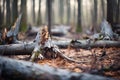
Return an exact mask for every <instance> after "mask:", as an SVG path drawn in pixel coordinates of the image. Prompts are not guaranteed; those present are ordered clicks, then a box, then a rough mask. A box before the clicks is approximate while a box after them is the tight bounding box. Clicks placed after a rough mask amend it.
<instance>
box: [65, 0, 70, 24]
mask: <svg viewBox="0 0 120 80" xmlns="http://www.w3.org/2000/svg"><path fill="white" fill-rule="evenodd" d="M66 4H67V24H69V23H70V0H66Z"/></svg>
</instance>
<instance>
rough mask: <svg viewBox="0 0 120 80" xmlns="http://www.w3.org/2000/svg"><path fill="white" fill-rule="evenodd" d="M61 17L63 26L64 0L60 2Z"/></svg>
mask: <svg viewBox="0 0 120 80" xmlns="http://www.w3.org/2000/svg"><path fill="white" fill-rule="evenodd" d="M59 3H60V4H59V17H60V23H61V24H63V22H64V21H63V14H64V13H63V12H64V2H63V0H59Z"/></svg>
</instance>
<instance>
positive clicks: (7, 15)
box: [6, 0, 11, 26]
mask: <svg viewBox="0 0 120 80" xmlns="http://www.w3.org/2000/svg"><path fill="white" fill-rule="evenodd" d="M10 24H11V10H10V0H6V25H7V26H10Z"/></svg>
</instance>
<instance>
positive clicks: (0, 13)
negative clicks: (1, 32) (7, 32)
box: [0, 1, 3, 28]
mask: <svg viewBox="0 0 120 80" xmlns="http://www.w3.org/2000/svg"><path fill="white" fill-rule="evenodd" d="M0 4H1V1H0ZM2 23H3V19H2V10H1V5H0V28H1V26H2Z"/></svg>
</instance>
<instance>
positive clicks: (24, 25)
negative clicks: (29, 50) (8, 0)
mask: <svg viewBox="0 0 120 80" xmlns="http://www.w3.org/2000/svg"><path fill="white" fill-rule="evenodd" d="M20 12H21V13H22V14H23V15H22V20H21V27H20V30H21V31H25V30H26V29H27V8H26V0H21V10H20Z"/></svg>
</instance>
